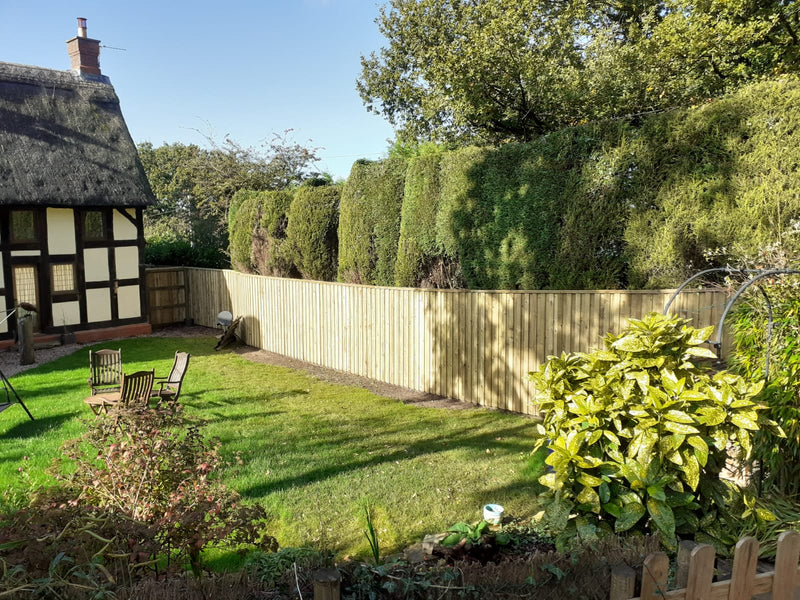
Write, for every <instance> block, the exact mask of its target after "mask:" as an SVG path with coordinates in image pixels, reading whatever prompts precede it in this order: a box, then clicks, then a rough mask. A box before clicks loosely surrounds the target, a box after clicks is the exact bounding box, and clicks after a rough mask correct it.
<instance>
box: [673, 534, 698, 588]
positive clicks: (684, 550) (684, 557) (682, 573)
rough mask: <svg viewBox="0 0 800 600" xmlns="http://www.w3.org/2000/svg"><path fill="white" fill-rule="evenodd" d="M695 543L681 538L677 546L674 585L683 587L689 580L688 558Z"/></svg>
mask: <svg viewBox="0 0 800 600" xmlns="http://www.w3.org/2000/svg"><path fill="white" fill-rule="evenodd" d="M696 545H697V544H696V543H694V542H693V541H691V540H683V541H682V542H681V543H680V545H679V546H678V557H677V559H676V562H677V566H676V569H675V587H677V588H678V589H683V588H685V587H686V584H687V583H688V582H689V558H690V557H691V555H692V550H694V547H695V546H696Z"/></svg>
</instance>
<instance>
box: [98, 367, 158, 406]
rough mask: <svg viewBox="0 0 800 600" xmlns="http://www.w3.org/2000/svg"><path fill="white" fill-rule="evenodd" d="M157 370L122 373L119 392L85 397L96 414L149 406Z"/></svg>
mask: <svg viewBox="0 0 800 600" xmlns="http://www.w3.org/2000/svg"><path fill="white" fill-rule="evenodd" d="M154 380H155V371H153V370H150V371H137V372H136V373H131V374H130V375H126V374H125V373H123V374H122V381H121V383H120V391H119V392H108V393H105V394H95V395H94V396H89V397H88V398H86V399H84V402H85V403H86V404H87V405H88V406H89V408H90V409H92V412H93V413H94V414H95V415H99V414H100V413H101V412H104V413H106V414H108V412H109V411H110V410H112V409H115V408H119V407H123V408H135V407H145V408H146V407H147V405H148V403H149V401H150V394H151V393H152V391H153V381H154Z"/></svg>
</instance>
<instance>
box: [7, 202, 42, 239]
mask: <svg viewBox="0 0 800 600" xmlns="http://www.w3.org/2000/svg"><path fill="white" fill-rule="evenodd" d="M11 239H12V241H15V242H35V241H36V227H35V224H34V221H33V211H32V210H15V211H12V212H11Z"/></svg>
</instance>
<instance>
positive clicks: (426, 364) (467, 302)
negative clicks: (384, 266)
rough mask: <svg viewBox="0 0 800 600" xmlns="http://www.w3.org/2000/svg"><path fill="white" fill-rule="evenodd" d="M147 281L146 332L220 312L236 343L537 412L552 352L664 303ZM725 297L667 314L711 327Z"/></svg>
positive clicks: (170, 274)
mask: <svg viewBox="0 0 800 600" xmlns="http://www.w3.org/2000/svg"><path fill="white" fill-rule="evenodd" d="M147 273H148V283H149V284H150V285H152V286H153V287H152V288H151V289H150V291H149V298H150V309H151V323H152V324H153V325H154V326H157V325H163V324H167V323H170V322H181V321H182V320H184V319H186V320H193V321H194V322H195V323H196V324H198V325H204V326H206V327H215V326H216V323H217V314H218V313H219V312H220V311H223V310H227V311H230V312H231V313H233V315H234V316H235V317H238V316H241V317H242V323H241V325H240V327H239V335H240V336H241V337H242V339H243V340H244V341H245V343H247V344H249V345H251V346H255V347H257V348H261V349H264V350H268V351H270V352H275V353H277V354H282V355H284V356H288V357H291V358H296V359H299V360H302V361H305V362H309V363H312V364H315V365H320V366H323V367H328V368H331V369H336V370H339V371H344V372H347V373H352V374H354V375H360V376H363V377H368V378H370V379H375V380H378V381H382V382H384V383H389V384H392V385H397V386H400V387H404V388H409V389H413V390H417V391H420V392H427V393H431V394H436V395H439V396H446V397H449V398H455V399H458V400H462V401H464V402H470V403H474V404H480V405H482V406H487V407H491V408H499V409H503V410H509V411H513V412H518V413H527V414H533V415H535V414H538V410H537V407H536V404H535V401H534V399H535V392H536V391H535V389H534V386H533V383H532V382H530V381H528V379H527V374H528V372H530V371H534V370H536V369H538V368H539V365H541V364H542V363H543V362H544V361H545V360H546V359H547V357H548V356H549V355H558V354H560V353H561V352H585V351H589V350H590V349H592V348H595V347H599V346H601V345H602V336H603V335H604V334H605V333H606V332H609V331H613V332H618V331H620V330H621V329H622V327H624V325H625V323H626V321H627V319H629V318H641V317H643V316H644V315H646V314H647V313H649V312H652V311H655V312H661V311H662V310H663V308H664V304H665V303H666V301H667V300H668V299H669V297H670V295H671V294H672V290H634V291H624V290H605V291H602V290H601V291H594V290H575V291H569V290H565V291H484V290H435V289H410V288H392V287H379V286H367V285H352V284H343V283H331V282H324V281H309V280H299V279H282V278H277V277H263V276H259V275H249V274H245V273H238V272H235V271H229V270H217V269H199V268H180V269H172V270H170V269H154V270H153V269H148V270H147ZM170 278H171V279H170ZM726 300H727V298H726V296H725V295H724V294H723V293H722V292H719V291H712V290H697V289H692V290H685V291H684V292H682V293H681V294H680V296H679V297H678V298H677V300H676V301H675V303H674V304H673V305H672V312H674V313H675V314H677V315H679V316H682V317H685V318H689V319H690V320H692V322H693V324H694V325H695V326H696V327H705V326H708V325H712V324H714V325H715V324H716V323H717V322H718V320H719V318H720V316H721V314H722V310H723V308H724V306H725V302H726ZM184 305H185V307H184ZM729 339H730V336H726V340H725V341H726V344H725V346H727V345H728V342H729ZM725 346H724V347H723V352H724V351H725Z"/></svg>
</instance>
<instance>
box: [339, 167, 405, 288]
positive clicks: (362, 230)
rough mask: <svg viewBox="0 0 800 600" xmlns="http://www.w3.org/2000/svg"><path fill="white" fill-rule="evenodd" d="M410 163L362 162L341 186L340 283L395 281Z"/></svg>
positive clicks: (386, 283)
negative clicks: (404, 188)
mask: <svg viewBox="0 0 800 600" xmlns="http://www.w3.org/2000/svg"><path fill="white" fill-rule="evenodd" d="M406 165H407V162H406V161H405V160H403V159H401V158H389V159H387V160H384V161H380V162H371V161H358V162H356V163H355V164H354V165H353V168H352V170H351V172H350V177H349V178H348V180H347V182H346V183H345V184H344V188H343V190H342V203H341V215H340V222H339V265H338V277H339V280H340V281H345V282H353V283H368V284H374V285H394V277H395V274H394V272H395V261H396V260H397V243H398V239H399V237H400V211H401V206H402V203H403V186H404V185H405V171H406Z"/></svg>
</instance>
